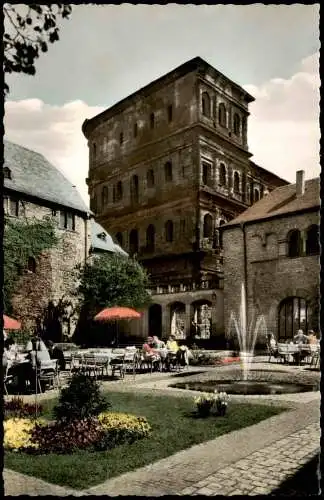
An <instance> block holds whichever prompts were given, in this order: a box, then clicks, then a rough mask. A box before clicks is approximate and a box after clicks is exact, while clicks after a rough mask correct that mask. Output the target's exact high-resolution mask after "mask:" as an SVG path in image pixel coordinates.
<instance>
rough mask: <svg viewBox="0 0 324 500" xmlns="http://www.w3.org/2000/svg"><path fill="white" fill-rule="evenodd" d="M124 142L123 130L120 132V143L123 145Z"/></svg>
mask: <svg viewBox="0 0 324 500" xmlns="http://www.w3.org/2000/svg"><path fill="white" fill-rule="evenodd" d="M123 142H124V134H123V132H120V134H119V144H120V145H121V144H123Z"/></svg>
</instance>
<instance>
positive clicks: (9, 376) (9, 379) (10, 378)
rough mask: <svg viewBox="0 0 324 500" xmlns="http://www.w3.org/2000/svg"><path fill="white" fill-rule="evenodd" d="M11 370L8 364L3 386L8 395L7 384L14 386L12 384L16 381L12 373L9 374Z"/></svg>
mask: <svg viewBox="0 0 324 500" xmlns="http://www.w3.org/2000/svg"><path fill="white" fill-rule="evenodd" d="M10 368H11V364H10V363H8V364H7V366H6V368H5V371H4V378H3V386H4V390H5V393H6V394H8V388H7V384H12V382H13V381H14V376H13V375H12V373H9V370H10Z"/></svg>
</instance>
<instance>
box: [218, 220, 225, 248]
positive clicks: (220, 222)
mask: <svg viewBox="0 0 324 500" xmlns="http://www.w3.org/2000/svg"><path fill="white" fill-rule="evenodd" d="M225 223H226V222H225V221H224V220H223V219H222V220H220V221H219V226H223V225H224V224H225ZM219 246H220V247H221V248H223V231H219Z"/></svg>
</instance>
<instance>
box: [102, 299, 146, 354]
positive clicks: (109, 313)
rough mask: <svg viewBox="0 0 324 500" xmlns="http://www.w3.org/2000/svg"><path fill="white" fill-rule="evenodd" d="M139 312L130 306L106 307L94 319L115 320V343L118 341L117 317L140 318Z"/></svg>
mask: <svg viewBox="0 0 324 500" xmlns="http://www.w3.org/2000/svg"><path fill="white" fill-rule="evenodd" d="M140 317H141V313H139V312H137V311H135V309H131V308H130V307H118V306H116V307H106V308H105V309H103V310H102V311H100V313H98V314H97V315H96V316H95V317H94V319H95V320H97V321H115V322H116V343H117V346H118V345H119V343H118V336H119V335H118V328H117V320H118V319H136V318H140Z"/></svg>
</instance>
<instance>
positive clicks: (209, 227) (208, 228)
mask: <svg viewBox="0 0 324 500" xmlns="http://www.w3.org/2000/svg"><path fill="white" fill-rule="evenodd" d="M203 234H204V238H211V237H212V236H213V218H212V216H211V215H210V214H206V215H205V217H204V227H203Z"/></svg>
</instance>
